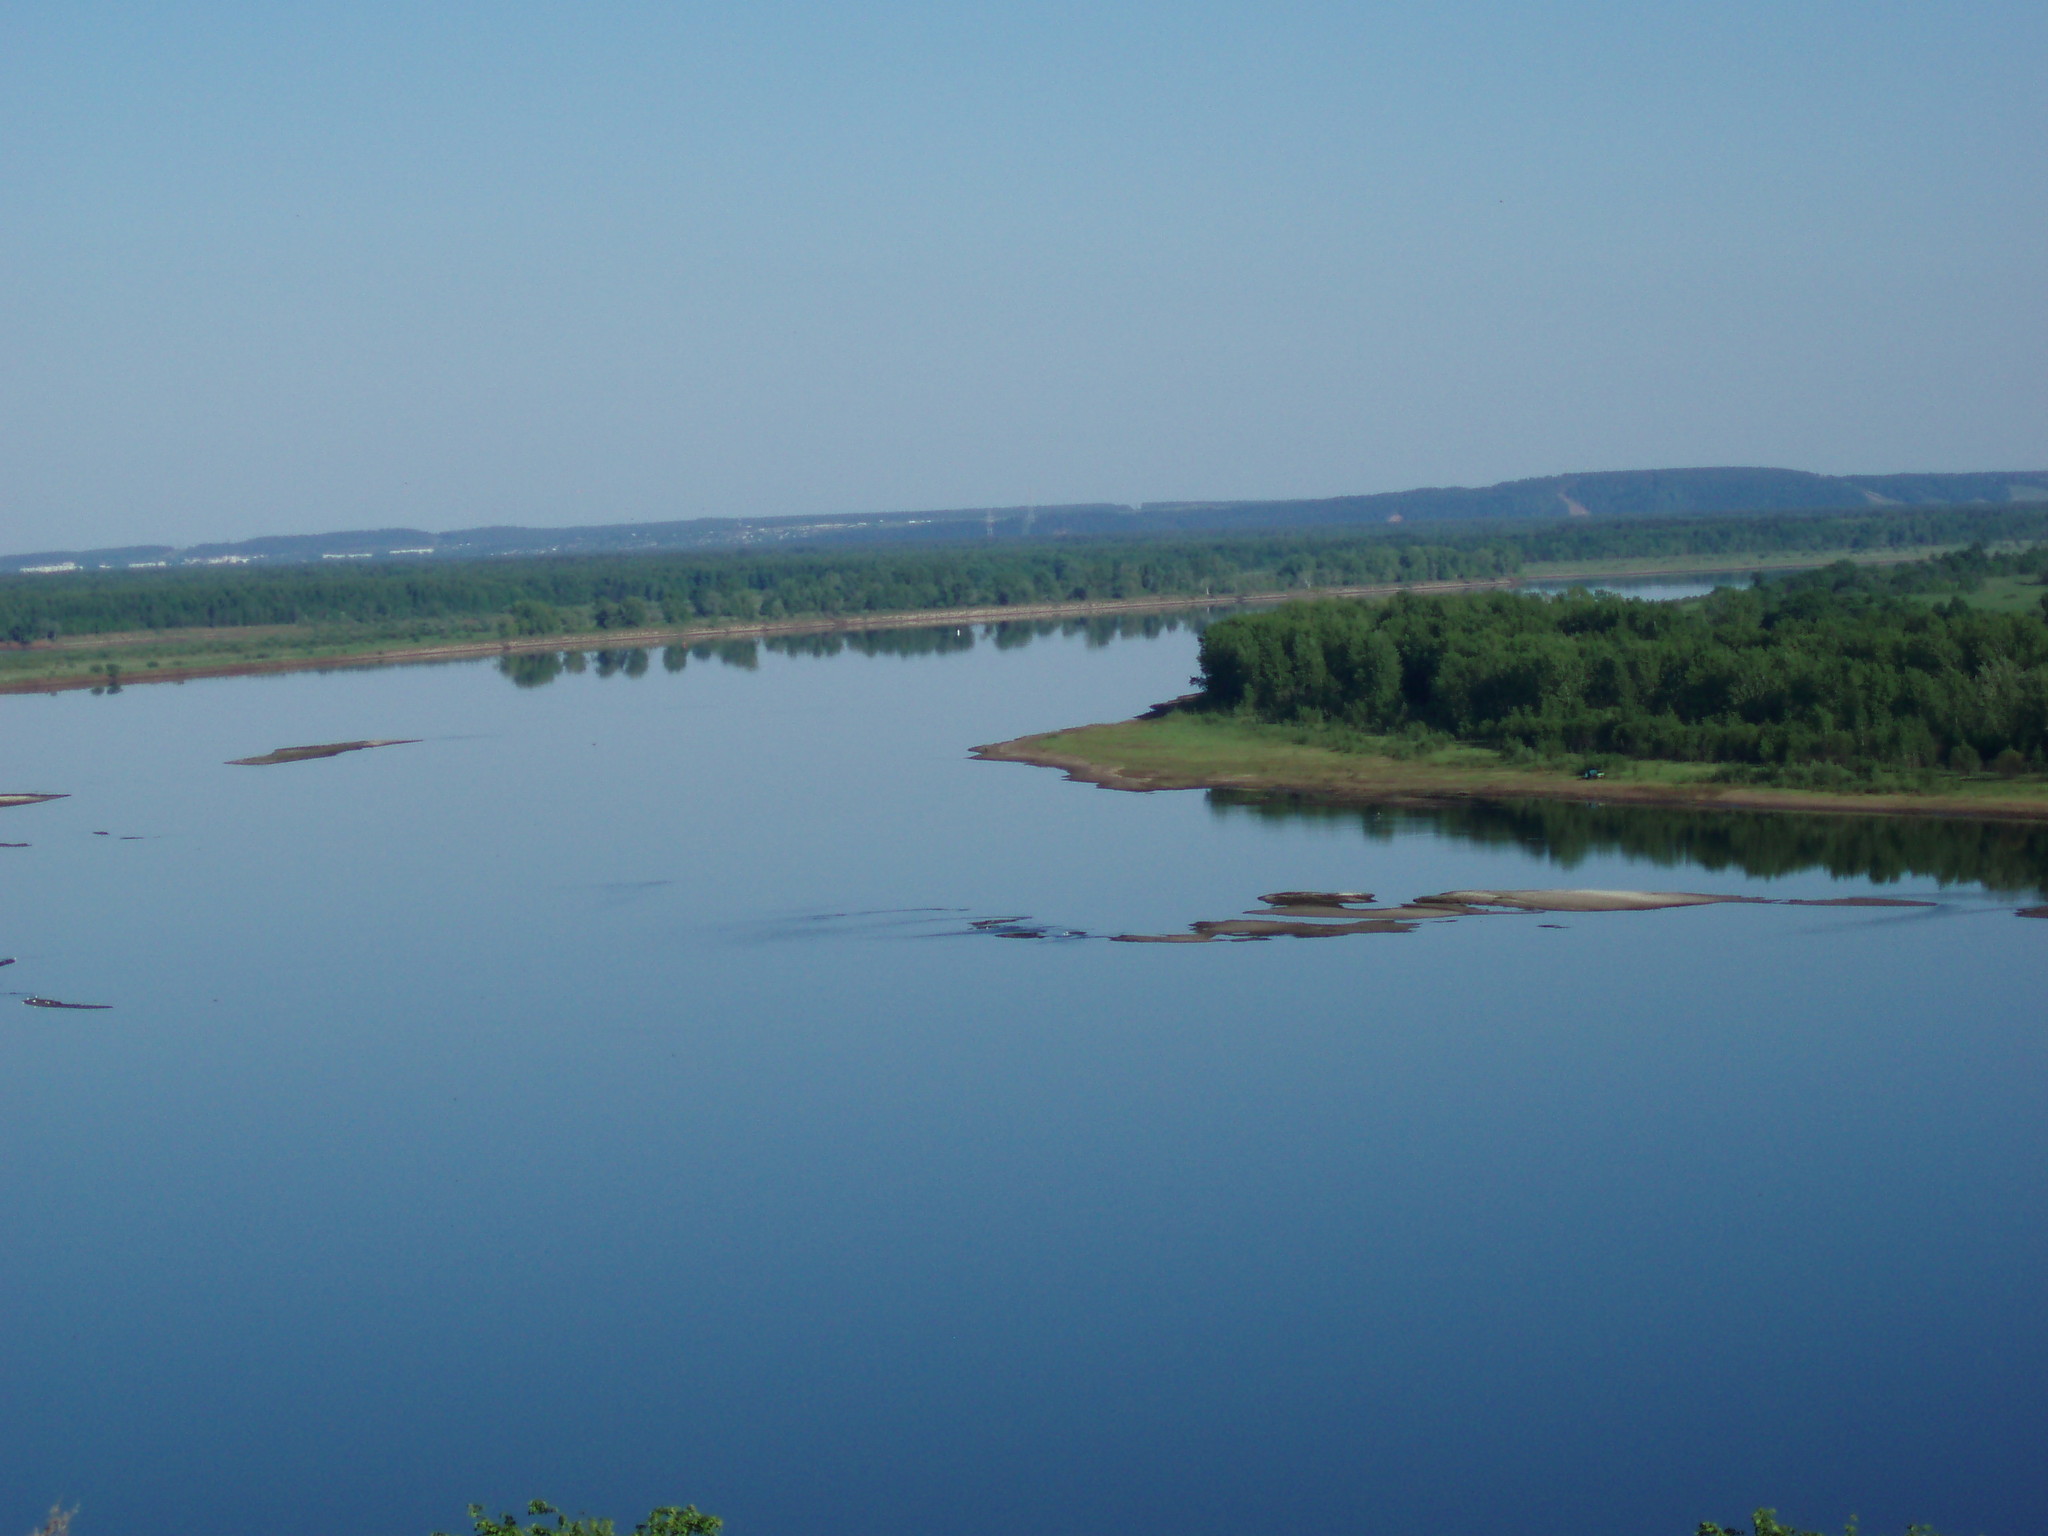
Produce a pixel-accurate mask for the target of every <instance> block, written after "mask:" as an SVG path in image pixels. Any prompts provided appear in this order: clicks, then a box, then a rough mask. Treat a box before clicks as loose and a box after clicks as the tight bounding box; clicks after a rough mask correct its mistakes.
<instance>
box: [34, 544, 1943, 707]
mask: <svg viewBox="0 0 2048 1536" xmlns="http://www.w3.org/2000/svg"><path fill="white" fill-rule="evenodd" d="M1931 552H1933V551H1932V550H1931V549H1930V548H1918V547H1916V548H1912V549H1906V550H1879V551H1869V552H1858V553H1851V552H1846V551H1818V552H1810V553H1805V554H1796V555H1788V554H1785V553H1782V552H1773V553H1770V554H1761V555H1753V556H1741V557H1738V556H1729V555H1714V556H1676V557H1666V558H1662V559H1654V558H1653V559H1622V560H1593V561H1580V562H1573V563H1569V564H1566V563H1558V562H1551V563H1545V564H1540V565H1531V566H1528V567H1525V568H1524V569H1523V571H1522V572H1521V573H1520V574H1519V575H1516V576H1503V577H1487V578H1475V579H1470V580H1460V581H1432V582H1409V583H1382V584H1377V585H1371V586H1322V587H1295V588H1291V589H1287V590H1272V591H1262V592H1244V593H1232V594H1230V595H1228V596H1215V597H1209V596H1205V595H1203V594H1200V593H1172V594H1164V593H1162V594H1150V595H1147V596H1144V597H1130V598H1103V599H1094V600H1090V601H1085V602H1048V603H1021V604H1013V605H1005V606H981V607H968V608H949V609H910V610H904V611H897V612H888V613H859V614H836V615H825V614H816V615H807V616H801V617H794V618H787V619H769V620H745V621H722V622H698V623H692V624H685V625H659V626H649V627H643V628H638V629H630V630H628V629H606V630H589V631H581V632H577V633H573V634H556V635H539V636H518V637H509V638H508V637H506V636H503V635H500V634H499V633H498V632H497V630H496V627H495V623H494V622H493V621H484V620H476V619H469V620H462V621H455V622H449V623H443V624H439V625H431V624H396V625H384V626H354V627H350V626H338V625H328V626H297V625H269V626H261V627H257V626H251V627H248V628H239V629H204V630H192V629H167V630H156V631H146V630H145V631H131V632H126V633H115V634H101V635H81V636H78V637H77V638H75V639H59V640H56V641H42V642H38V643H36V644H34V645H29V646H19V647H0V694H8V693H58V692H66V691H70V690H73V689H79V688H102V687H106V686H108V685H110V684H118V685H119V686H121V687H128V686H131V685H133V684H136V683H169V682H185V681H189V680H193V679H197V678H207V677H241V676H253V675H260V674H264V673H273V672H304V671H323V670H326V669H328V668H332V667H356V666H393V665H400V664H404V663H409V662H432V661H458V660H465V659H472V658H476V657H481V656H501V655H519V654H522V653H532V652H538V651H560V650H577V649H582V650H598V649H614V650H616V649H632V648H635V647H643V648H644V647H646V646H651V645H694V644H698V643H700V642H704V641H715V640H740V639H758V638H763V637H767V636H771V635H804V634H833V633H846V632H848V631H854V630H870V629H910V628H942V627H944V626H946V625H951V624H994V623H1001V622H1003V621H1005V620H1027V621H1028V620H1036V619H1063V618H1089V617H1093V616H1096V615H1101V614H1115V613H1145V612H1160V611H1163V610H1186V609H1193V608H1234V607H1242V606H1246V605H1252V604H1263V603H1280V602H1289V601H1296V600H1299V599H1303V598H1315V597H1366V598H1371V597H1388V596H1391V595H1392V594H1394V593H1396V592H1414V593H1421V594H1432V593H1433V594H1449V593H1458V592H1484V591H1497V590H1501V589H1511V588H1514V587H1518V586H1522V585H1524V584H1526V583H1529V582H1553V581H1573V580H1589V581H1590V580H1599V579H1612V578H1633V577H1655V576H1691V575H1698V574H1700V573H1702V572H1706V571H1727V570H1751V569H1756V570H1773V571H1780V570H1791V569H1802V568H1808V567H1811V566H1813V565H1816V564H1824V563H1826V562H1827V561H1829V560H1831V559H1837V558H1848V559H1854V560H1855V561H1856V562H1857V563H1858V564H1886V565H1889V564H1900V563H1904V562H1906V561H1909V560H1915V559H1922V558H1925V557H1926V556H1927V555H1928V554H1929V553H1931Z"/></svg>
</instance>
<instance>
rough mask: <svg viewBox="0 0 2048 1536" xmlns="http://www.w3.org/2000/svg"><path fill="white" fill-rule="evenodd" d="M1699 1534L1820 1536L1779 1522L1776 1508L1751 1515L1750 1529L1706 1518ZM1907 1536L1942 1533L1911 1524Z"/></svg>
mask: <svg viewBox="0 0 2048 1536" xmlns="http://www.w3.org/2000/svg"><path fill="white" fill-rule="evenodd" d="M1697 1536H1819V1533H1818V1532H1816V1531H1797V1530H1794V1529H1793V1528H1792V1527H1791V1526H1789V1525H1781V1524H1779V1523H1778V1512H1777V1511H1776V1510H1775V1509H1760V1510H1758V1511H1757V1512H1756V1513H1755V1514H1754V1515H1751V1516H1750V1529H1749V1530H1748V1531H1744V1530H1743V1529H1741V1527H1739V1526H1733V1525H1716V1524H1714V1523H1713V1521H1711V1520H1704V1521H1702V1522H1700V1528H1699V1531H1698V1532H1697ZM1846 1536H1856V1522H1855V1520H1854V1519H1851V1520H1850V1521H1849V1525H1848V1529H1847V1532H1846ZM1906 1536H1940V1533H1939V1532H1937V1531H1936V1530H1935V1529H1934V1527H1933V1526H1931V1525H1909V1526H1907V1527H1906Z"/></svg>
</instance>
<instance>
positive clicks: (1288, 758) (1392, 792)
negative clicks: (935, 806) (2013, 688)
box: [973, 708, 2048, 821]
mask: <svg viewBox="0 0 2048 1536" xmlns="http://www.w3.org/2000/svg"><path fill="white" fill-rule="evenodd" d="M973 755H974V756H975V757H978V758H981V759H983V760H984V761H988V762H1005V763H1031V764H1034V765H1036V766H1038V767H1043V768H1058V769H1061V770H1062V771H1064V772H1065V773H1066V775H1067V777H1068V778H1070V779H1074V780H1077V781H1079V782H1081V783H1085V784H1096V785H1100V786H1101V787H1102V788H1104V789H1122V790H1136V791H1149V790H1160V789H1217V790H1235V791H1240V792H1243V793H1247V794H1274V795H1290V796H1295V797H1299V798H1302V799H1308V800H1315V801H1322V802H1327V803H1331V804H1348V805H1416V806H1422V805H1442V804H1446V803H1452V802H1457V801H1461V800H1528V799H1539V800H1573V801H1580V802H1588V801H1591V802H1598V803H1600V804H1603V805H1664V806H1691V807H1695V808H1724V809H1729V810H1759V811H1808V812H1825V813H1833V814H1854V815H1865V816H1867V815H1892V816H1954V817H1966V818H1970V819H1973V820H1998V821H2048V781H2044V780H2042V779H2040V778H2038V777H2029V778H2024V779H2017V780H2009V779H1999V778H1994V777H1991V776H1988V775H1985V776H1970V777H1967V778H1966V777H1963V776H1960V775H1959V776H1956V777H1955V778H1954V780H1953V785H1954V787H1953V788H1944V789H1942V790H1938V791H1931V792H1917V793H1874V794H1854V793H1829V792H1823V791H1817V790H1800V789H1776V788H1772V787H1770V786H1766V785H1753V784H1719V783H1714V782H1712V774H1713V773H1714V771H1715V765H1714V764H1711V763H1669V762H1653V761H1636V762H1630V763H1625V764H1622V765H1620V766H1619V767H1616V768H1614V769H1611V770H1609V771H1608V773H1607V775H1606V776H1605V777H1602V778H1600V779H1593V780H1589V779H1583V778H1580V777H1578V775H1577V774H1576V773H1575V772H1572V771H1570V770H1568V769H1565V768H1559V767H1555V766H1541V765H1535V766H1530V765H1522V764H1511V763H1506V762H1503V761H1502V760H1501V758H1500V756H1499V754H1497V753H1495V752H1492V751H1490V750H1488V749H1486V748H1483V747H1448V748H1443V749H1440V750H1437V751H1433V752H1430V753H1427V754H1425V755H1422V756H1418V757H1397V756H1392V755H1388V756H1378V755H1374V754H1372V753H1369V752H1352V751H1338V750H1335V749H1333V748H1331V747H1328V746H1323V745H1319V744H1317V743H1316V742H1315V741H1314V739H1313V733H1311V732H1307V731H1304V730H1301V729H1298V728H1296V727H1291V726H1277V725H1263V724H1259V723H1257V722H1253V721H1246V720H1239V719H1234V718H1230V717H1220V716H1214V715H1203V714H1198V713H1195V712H1192V711H1188V710H1182V709H1172V708H1168V709H1165V710H1163V711H1160V712H1156V713H1154V714H1153V715H1150V716H1147V717H1143V718H1140V719H1137V720H1126V721H1121V722H1118V723H1115V724H1108V725H1084V726H1079V727H1076V728H1074V729H1070V730H1064V731H1047V732H1044V733H1042V734H1040V735H1036V736H1020V737H1018V738H1017V739H1016V740H1014V741H1002V742H995V743H992V744H990V745H988V746H982V747H976V748H975V749H974V752H973Z"/></svg>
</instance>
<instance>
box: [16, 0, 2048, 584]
mask: <svg viewBox="0 0 2048 1536" xmlns="http://www.w3.org/2000/svg"><path fill="white" fill-rule="evenodd" d="M2044 81H2048V7H2044V6H2041V5H2039V4H2038V3H2032V4H2024V5H2023V4H1968V3H1963V4H1946V5H1941V6H1936V5H1932V4H1915V3H1894V4H1883V3H1861V4H1828V3H1817V4H1802V3H1792V0H1778V3H1774V4H1767V5H1766V4H1747V3H1720V4H1683V3H1671V4H1657V5H1641V4H1632V5H1621V4H1590V3H1571V0H1560V3H1556V4H1548V5H1536V4H1524V5H1501V4H1492V5H1488V4H1461V3H1446V4H1432V5H1421V4H1414V5H1365V4H1307V3H1284V0H1283V3H1272V0H1268V3H1263V4H1259V5H1256V6H1253V5H1241V4H1219V3H1203V0H1193V3H1180V4H1174V5H1163V4H1160V5H1153V4H1123V5H1118V4H1090V5H1082V4H1071V5H1069V4H1057V3H1054V4H1032V5H1023V4H1001V3H989V4H980V5H922V4H891V3H880V4H872V5H859V6H857V5H850V4H842V5H819V4H805V3H778V0H765V3H755V4H749V5H746V6H712V5H692V4H684V3H668V4H644V5H642V4H604V3H586V4H577V5H569V4H523V3H518V0H498V3H493V4H489V5H483V4H476V5H468V4H444V5H419V4H406V5H397V4H377V3H367V0H358V3H352V4H350V5H347V6H341V5H321V4H305V5H296V6H277V5H274V4H263V5H255V4H252V5H246V6H244V5H228V4H208V3H187V4H181V5H175V6H174V5H163V4H158V5H98V4H93V3H89V0H80V3H67V4H64V5H52V4H43V5H26V4H7V5H4V6H0V546H4V547H5V548H8V549H15V550H21V549H30V548H57V547H83V546H91V545H104V544H112V543H122V542H129V541H166V542H188V541H193V540H200V539H213V538H231V537H244V536H248V535H252V534H257V533H266V532H295V531H311V530H315V529H325V528H340V527H360V526H374V525H385V524H405V525H411V526H424V527H429V528H437V529H439V528H453V527H462V526H469V525H474V524H478V523H488V522H523V523H578V522H608V521H618V520H634V519H647V518H663V517H682V516H702V515H760V514H775V513H802V512H815V511H827V510H858V509H870V510H871V509H882V508H910V507H937V506H961V505H969V506H972V505H985V504H1011V503H1029V502H1042V503H1051V502H1064V501H1093V500H1110V501H1124V502H1135V501H1142V500H1164V499H1181V498H1196V499H1207V498H1220V497H1236V496H1295V495H1330V494H1339V493H1344V492H1352V491H1373V490H1390V489H1398V488H1402V487H1406V486H1411V485H1420V484H1482V483H1486V482H1490V481H1493V480H1498V479H1503V478H1509V477H1513V476H1518V475H1530V474H1544V473H1551V472H1556V471H1560V470H1568V469H1604V468H1627V467H1647V466H1660V465H1677V464H1780V465H1787V466H1793V467H1799V468H1810V469H1818V470H1836V471H1844V470H1857V471H1867V472H1882V471H1893V470H1911V469H1979V468H2023V467H2024V468H2039V467H2043V466H2048V387H2044V384H2043V378H2044V366H2043V365H2044V361H2048V280H2044V274H2048V239H2044V236H2048V87H2044Z"/></svg>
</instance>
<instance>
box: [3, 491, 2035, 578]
mask: <svg viewBox="0 0 2048 1536" xmlns="http://www.w3.org/2000/svg"><path fill="white" fill-rule="evenodd" d="M1982 502H2048V469H2039V470H2004V471H1987V472H1979V473H1971V474H1952V475H1941V474H1925V475H1816V474H1809V473H1807V472H1806V471H1804V470H1797V469H1624V470H1603V471H1599V472H1595V473H1591V474H1577V475H1545V476H1542V477H1539V478H1537V479H1533V480H1508V481H1504V482H1502V483H1501V484H1499V485H1489V486H1482V487H1477V488H1471V487H1464V486H1443V487H1434V488H1428V489H1422V490H1413V491H1384V492H1380V493H1377V494H1375V495H1370V496H1332V497H1327V498H1323V499H1318V500H1297V501H1209V502H1187V501H1170V502H1146V503H1145V504H1144V505H1142V506H1137V507H1127V506H1119V505H1114V504H1111V503H1090V504H1083V505H1078V506H1055V507H966V508H955V509H951V510H946V511H934V512H875V513H847V514H843V515H835V516H825V517H756V518H723V517H698V518H689V519H684V520H681V521H677V522H663V523H613V524H610V525H606V526H600V527H589V528H518V527H487V528H464V529H457V530H455V531H453V532H449V533H430V532H427V531H426V530H424V529H419V528H376V529H367V530H358V531H354V532H348V533H309V534H292V535H282V536H277V537H271V538H259V539H244V540H242V541H240V542H239V543H232V544H195V545H191V546H187V547H183V548H179V547H176V546H172V545H158V544H152V545H133V546H129V547H127V548H121V549H90V550H58V551H45V552H43V553H40V554H26V555H8V556H0V572H8V573H22V572H52V571H73V570H131V569H150V568H155V567H165V568H170V567H179V566H203V565H250V564H259V563H260V564H264V565H295V564H303V563H306V562H310V561H315V560H389V559H425V558H428V557H437V558H442V559H446V558H451V557H452V558H457V559H465V558H466V559H475V558H482V557H491V556H517V555H541V554H619V553H630V552H635V551H652V550H690V549H696V550H715V549H735V550H738V549H749V548H763V547H789V546H828V547H830V546H838V547H844V546H847V545H856V544H874V545H887V544H914V543H960V542H964V541H968V540H978V539H990V540H1008V541H1018V540H1032V541H1036V540H1045V539H1087V538H1108V537H1117V536H1132V535H1155V536H1156V535H1160V534H1175V533H1186V534H1206V533H1228V532H1233V531H1242V532H1264V531H1270V530H1274V529H1280V528H1318V527H1339V526H1345V525H1354V524H1372V523H1379V524H1388V523H1392V524H1408V523H1429V522H1443V521H1450V520H1457V521H1475V520H1485V519H1493V520H1500V521H1510V522H1520V521H1525V520H1531V519H1551V518H1570V517H1587V518H1640V517H1666V516H1669V517H1682V516H1697V515H1702V514H1711V513H1723V512H1817V511H1839V510H1843V509H1851V508H1854V509H1863V508H1868V507H1873V506H1891V505H1902V506H1930V505H1936V506H1939V505H1956V504H1961V503H1982Z"/></svg>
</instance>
